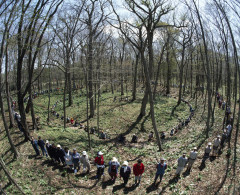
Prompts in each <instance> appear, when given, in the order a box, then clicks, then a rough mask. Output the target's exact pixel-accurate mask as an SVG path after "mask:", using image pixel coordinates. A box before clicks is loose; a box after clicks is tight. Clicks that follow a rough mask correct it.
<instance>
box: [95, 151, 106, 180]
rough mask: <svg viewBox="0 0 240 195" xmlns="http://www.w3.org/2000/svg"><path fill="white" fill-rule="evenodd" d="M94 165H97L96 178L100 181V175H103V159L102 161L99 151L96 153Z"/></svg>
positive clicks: (101, 154)
mask: <svg viewBox="0 0 240 195" xmlns="http://www.w3.org/2000/svg"><path fill="white" fill-rule="evenodd" d="M94 162H95V164H96V165H97V175H96V178H97V179H100V178H101V176H102V175H104V168H105V165H104V159H103V153H102V152H101V151H99V152H98V153H97V157H96V158H95V161H94Z"/></svg>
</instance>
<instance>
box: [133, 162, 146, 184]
mask: <svg viewBox="0 0 240 195" xmlns="http://www.w3.org/2000/svg"><path fill="white" fill-rule="evenodd" d="M143 173H144V165H143V163H142V160H141V159H138V161H137V163H136V164H134V165H133V174H134V175H135V185H137V183H138V184H140V182H141V179H142V174H143Z"/></svg>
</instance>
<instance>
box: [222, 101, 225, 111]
mask: <svg viewBox="0 0 240 195" xmlns="http://www.w3.org/2000/svg"><path fill="white" fill-rule="evenodd" d="M225 106H226V102H225V101H223V103H222V109H223V110H225Z"/></svg>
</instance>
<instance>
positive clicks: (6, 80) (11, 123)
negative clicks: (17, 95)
mask: <svg viewBox="0 0 240 195" xmlns="http://www.w3.org/2000/svg"><path fill="white" fill-rule="evenodd" d="M5 49H6V50H5V83H6V94H7V105H8V112H9V123H10V124H9V128H10V129H11V128H12V127H13V125H14V118H13V110H12V103H11V101H10V92H9V83H8V43H7V44H6V48H5Z"/></svg>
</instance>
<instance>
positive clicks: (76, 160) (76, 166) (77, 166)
mask: <svg viewBox="0 0 240 195" xmlns="http://www.w3.org/2000/svg"><path fill="white" fill-rule="evenodd" d="M72 162H73V168H74V174H75V175H76V174H77V172H78V170H80V164H79V162H80V154H79V153H77V149H76V148H74V149H73V153H72Z"/></svg>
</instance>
